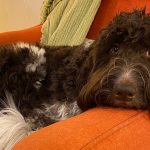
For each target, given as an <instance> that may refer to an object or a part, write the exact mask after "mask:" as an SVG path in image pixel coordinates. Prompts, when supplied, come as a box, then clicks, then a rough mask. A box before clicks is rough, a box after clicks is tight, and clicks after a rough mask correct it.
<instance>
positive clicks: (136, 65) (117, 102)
mask: <svg viewBox="0 0 150 150" xmlns="http://www.w3.org/2000/svg"><path fill="white" fill-rule="evenodd" d="M92 48H93V53H92V55H93V59H94V60H93V61H94V66H93V70H92V72H91V74H90V77H89V80H88V82H87V83H86V85H85V86H84V87H83V88H82V90H81V92H80V94H79V98H78V104H79V106H80V107H81V108H82V109H83V110H86V109H88V108H90V107H93V106H96V105H111V106H119V107H127V108H145V107H147V108H150V15H149V14H146V13H145V10H134V11H133V12H130V13H125V12H123V13H120V14H119V15H117V16H116V17H115V18H114V19H113V20H112V21H111V22H110V23H109V25H108V26H107V27H106V28H105V29H103V30H102V31H101V33H100V37H99V38H98V39H97V40H96V41H95V43H94V44H93V45H92Z"/></svg>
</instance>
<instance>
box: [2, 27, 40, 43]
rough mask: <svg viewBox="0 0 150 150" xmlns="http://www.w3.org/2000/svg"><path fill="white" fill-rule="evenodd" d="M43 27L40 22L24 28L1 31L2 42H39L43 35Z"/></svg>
mask: <svg viewBox="0 0 150 150" xmlns="http://www.w3.org/2000/svg"><path fill="white" fill-rule="evenodd" d="M41 27H42V25H41V24H40V25H37V26H34V27H31V28H28V29H24V30H19V31H10V32H4V33H0V44H8V43H16V42H28V43H39V42H40V38H41V35H42V33H41Z"/></svg>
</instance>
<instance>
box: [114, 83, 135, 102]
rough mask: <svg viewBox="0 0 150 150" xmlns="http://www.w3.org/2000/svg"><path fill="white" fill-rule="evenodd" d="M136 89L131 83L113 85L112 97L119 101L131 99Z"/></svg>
mask: <svg viewBox="0 0 150 150" xmlns="http://www.w3.org/2000/svg"><path fill="white" fill-rule="evenodd" d="M135 94H136V89H135V87H134V86H132V85H123V84H117V85H116V86H115V87H114V97H115V99H116V100H119V101H132V100H133V98H134V97H135Z"/></svg>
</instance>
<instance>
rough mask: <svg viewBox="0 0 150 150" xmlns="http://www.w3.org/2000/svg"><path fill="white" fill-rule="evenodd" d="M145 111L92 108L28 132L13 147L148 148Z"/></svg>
mask: <svg viewBox="0 0 150 150" xmlns="http://www.w3.org/2000/svg"><path fill="white" fill-rule="evenodd" d="M149 131H150V118H149V117H148V115H147V113H146V112H142V111H132V110H119V109H110V108H109V109H106V108H94V109H91V110H88V111H87V112H85V113H82V114H81V115H78V116H75V117H73V118H70V119H68V120H64V121H61V122H58V123H56V124H53V125H51V126H48V127H46V128H43V129H41V130H40V131H37V132H34V133H32V134H31V135H30V136H29V137H27V138H25V139H23V140H22V141H21V142H20V143H18V144H17V145H16V146H15V148H14V150H81V149H82V150H91V149H93V150H142V149H143V150H148V149H150V132H149Z"/></svg>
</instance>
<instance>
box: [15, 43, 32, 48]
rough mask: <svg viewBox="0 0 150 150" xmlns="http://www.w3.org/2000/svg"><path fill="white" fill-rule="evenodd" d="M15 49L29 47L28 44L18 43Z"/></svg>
mask: <svg viewBox="0 0 150 150" xmlns="http://www.w3.org/2000/svg"><path fill="white" fill-rule="evenodd" d="M16 46H17V47H20V48H29V47H30V45H29V44H28V43H23V42H19V43H17V44H16Z"/></svg>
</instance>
